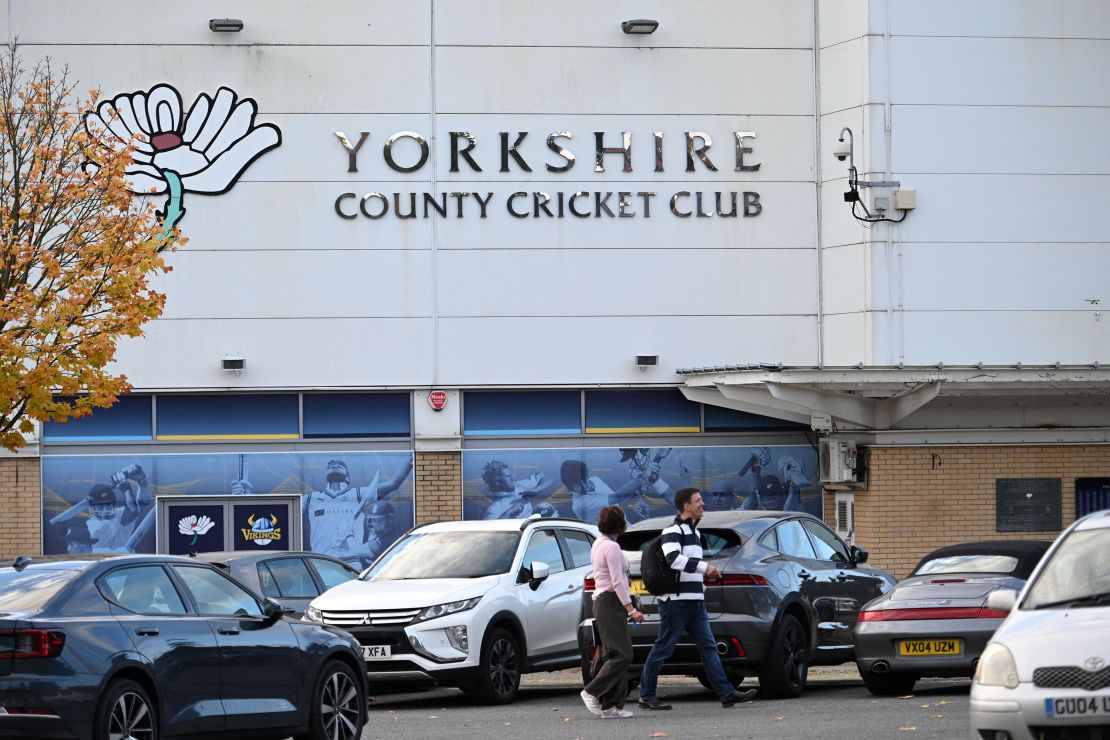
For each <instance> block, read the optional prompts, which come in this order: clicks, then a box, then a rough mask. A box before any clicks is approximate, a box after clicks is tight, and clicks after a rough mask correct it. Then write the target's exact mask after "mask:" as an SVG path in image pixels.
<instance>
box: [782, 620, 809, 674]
mask: <svg viewBox="0 0 1110 740" xmlns="http://www.w3.org/2000/svg"><path fill="white" fill-rule="evenodd" d="M783 637H784V638H785V639H784V640H783V647H784V650H783V667H784V668H785V673H786V675H787V677H788V679H789V681H790V683H792V684H795V685H799V684H801V683H802V682H803V681H804V680H805V666H806V646H805V640H804V639H803V638H802V631H801V629H800V628H799V627H797V626H796V625H791V626H790V628H789V629H788V630H787V632H786V634H785V635H784V636H783Z"/></svg>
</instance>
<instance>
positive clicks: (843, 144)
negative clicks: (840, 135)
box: [832, 139, 852, 162]
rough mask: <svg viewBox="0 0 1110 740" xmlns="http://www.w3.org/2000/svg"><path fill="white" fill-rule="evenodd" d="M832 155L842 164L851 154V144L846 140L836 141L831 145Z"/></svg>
mask: <svg viewBox="0 0 1110 740" xmlns="http://www.w3.org/2000/svg"><path fill="white" fill-rule="evenodd" d="M832 153H833V156H834V157H836V158H837V159H839V160H840V161H841V162H843V161H844V160H845V159H847V158H848V157H849V155H851V153H852V142H850V141H848V140H846V139H838V140H837V142H836V143H835V144H833V150H832Z"/></svg>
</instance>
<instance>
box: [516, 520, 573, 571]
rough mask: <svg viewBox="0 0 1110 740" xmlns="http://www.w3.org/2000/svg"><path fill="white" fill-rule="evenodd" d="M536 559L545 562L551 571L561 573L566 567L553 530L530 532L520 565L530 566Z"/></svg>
mask: <svg viewBox="0 0 1110 740" xmlns="http://www.w3.org/2000/svg"><path fill="white" fill-rule="evenodd" d="M537 561H538V562H541V563H547V569H548V571H549V572H551V573H562V572H563V571H564V570H566V569H567V568H566V565H564V564H563V552H562V550H560V549H559V541H558V540H557V539H555V530H553V529H538V530H536V531H535V532H533V533H532V539H530V540H528V549H527V550H525V551H524V561H523V562H522V563H521V565H523V566H524V567H525V568H531V567H532V563H534V562H537Z"/></svg>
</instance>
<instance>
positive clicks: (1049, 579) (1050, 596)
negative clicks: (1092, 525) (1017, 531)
mask: <svg viewBox="0 0 1110 740" xmlns="http://www.w3.org/2000/svg"><path fill="white" fill-rule="evenodd" d="M1076 602H1082V603H1081V604H1080V605H1083V604H1086V605H1091V606H1097V605H1106V604H1110V529H1087V530H1077V531H1074V532H1072V533H1071V534H1070V535H1068V537H1067V539H1065V540H1064V541H1063V542H1062V543H1060V546H1059V547H1058V548H1057V549H1056V551H1055V552H1053V553H1052V558H1051V559H1050V560H1049V561H1048V562H1047V563H1045V565H1044V568H1043V569H1042V570H1041V572H1040V574H1039V575H1038V576H1037V580H1036V581H1034V582H1033V584H1032V585H1031V586H1030V587H1029V593H1028V595H1027V596H1026V598H1025V601H1024V603H1023V604H1022V608H1023V609H1040V608H1046V607H1052V606H1063V605H1072V604H1076Z"/></svg>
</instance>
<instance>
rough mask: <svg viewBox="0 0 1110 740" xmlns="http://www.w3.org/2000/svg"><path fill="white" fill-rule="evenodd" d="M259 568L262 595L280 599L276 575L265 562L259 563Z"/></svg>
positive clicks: (259, 583)
mask: <svg viewBox="0 0 1110 740" xmlns="http://www.w3.org/2000/svg"><path fill="white" fill-rule="evenodd" d="M216 567H219V566H216ZM220 570H223V568H220ZM257 570H258V585H259V586H260V587H261V589H262V595H263V596H269V597H270V598H271V599H280V598H281V589H279V588H278V585H277V581H275V580H274V575H273V573H271V572H270V569H269V568H267V567H266V565H265V563H259V564H258V567H257ZM225 572H226V571H225Z"/></svg>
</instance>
